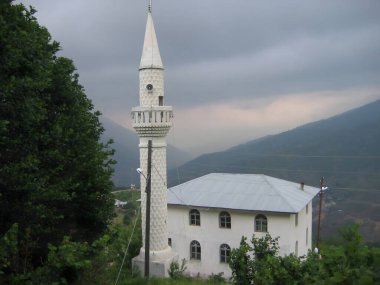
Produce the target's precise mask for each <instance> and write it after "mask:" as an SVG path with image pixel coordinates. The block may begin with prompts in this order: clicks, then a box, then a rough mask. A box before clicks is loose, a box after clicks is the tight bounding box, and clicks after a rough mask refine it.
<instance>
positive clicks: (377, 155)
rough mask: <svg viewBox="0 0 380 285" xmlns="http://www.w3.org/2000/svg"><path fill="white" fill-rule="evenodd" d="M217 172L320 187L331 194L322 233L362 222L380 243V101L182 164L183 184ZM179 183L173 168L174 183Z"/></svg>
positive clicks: (171, 181) (367, 236)
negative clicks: (323, 179)
mask: <svg viewBox="0 0 380 285" xmlns="http://www.w3.org/2000/svg"><path fill="white" fill-rule="evenodd" d="M212 172H219V173H220V172H222V173H256V174H259V173H260V174H266V175H269V176H273V177H277V178H281V179H285V180H290V181H294V182H305V183H306V184H308V185H313V186H317V187H318V186H319V180H320V177H321V176H323V177H324V178H325V181H326V183H327V186H329V188H330V189H331V191H330V192H329V193H328V194H326V201H325V202H326V205H327V207H326V208H325V213H324V214H325V217H326V219H328V220H329V221H330V222H329V223H328V225H326V226H325V227H324V229H323V231H322V234H324V235H325V236H326V235H329V232H330V231H331V232H333V231H335V230H336V228H337V227H339V226H341V225H342V224H345V223H352V222H355V223H359V224H361V225H362V231H363V232H362V233H363V235H364V236H365V239H366V240H367V241H377V242H378V241H380V202H376V201H380V190H379V188H380V100H376V101H374V102H372V103H369V104H366V105H364V106H361V107H358V108H356V109H352V110H350V111H347V112H344V113H342V114H339V115H336V116H333V117H331V118H327V119H324V120H319V121H316V122H312V123H308V124H305V125H302V126H299V127H296V128H294V129H292V130H288V131H285V132H282V133H279V134H276V135H270V136H266V137H264V138H259V139H256V140H252V141H249V142H246V143H244V144H240V145H237V146H234V147H231V148H229V149H227V150H226V151H221V152H215V153H209V154H204V155H201V156H199V157H197V158H196V159H193V160H191V161H188V162H187V163H185V164H184V165H182V166H181V167H179V174H180V182H185V181H188V180H191V179H193V178H196V177H199V176H201V175H205V174H208V173H212ZM176 184H178V179H173V175H172V173H170V172H169V185H176Z"/></svg>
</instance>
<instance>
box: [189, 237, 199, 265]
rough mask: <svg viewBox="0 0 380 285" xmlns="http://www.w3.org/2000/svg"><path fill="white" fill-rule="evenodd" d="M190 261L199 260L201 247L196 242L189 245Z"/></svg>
mask: <svg viewBox="0 0 380 285" xmlns="http://www.w3.org/2000/svg"><path fill="white" fill-rule="evenodd" d="M190 259H195V260H201V245H200V243H199V242H198V241H196V240H193V241H192V242H191V243H190Z"/></svg>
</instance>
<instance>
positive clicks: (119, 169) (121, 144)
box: [101, 116, 191, 186]
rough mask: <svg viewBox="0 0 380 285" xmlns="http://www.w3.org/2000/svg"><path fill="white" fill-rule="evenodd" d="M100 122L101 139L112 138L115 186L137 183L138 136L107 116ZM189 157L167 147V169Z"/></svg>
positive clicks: (184, 153)
mask: <svg viewBox="0 0 380 285" xmlns="http://www.w3.org/2000/svg"><path fill="white" fill-rule="evenodd" d="M101 122H102V125H103V127H104V128H105V132H104V133H103V141H107V140H109V139H110V138H112V139H113V140H114V143H113V144H112V145H111V147H112V148H113V149H115V155H114V159H115V160H116V161H117V163H116V165H115V166H114V168H115V172H114V174H113V177H112V180H113V182H114V184H115V186H129V185H130V184H136V185H137V184H139V181H140V180H139V176H138V173H137V172H136V169H137V168H138V167H139V166H140V154H139V147H138V145H139V138H138V136H137V134H136V133H134V132H133V131H131V130H129V129H127V128H124V127H123V126H120V125H118V124H117V123H115V122H113V121H112V120H110V119H108V118H107V117H104V116H102V117H101ZM190 159H191V156H190V154H188V153H186V152H184V151H182V150H180V149H178V148H176V147H174V146H172V145H170V144H169V145H168V147H167V163H168V169H171V168H173V169H174V168H176V167H178V166H180V165H182V164H183V163H185V162H186V161H189V160H190Z"/></svg>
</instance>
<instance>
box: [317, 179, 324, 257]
mask: <svg viewBox="0 0 380 285" xmlns="http://www.w3.org/2000/svg"><path fill="white" fill-rule="evenodd" d="M323 185H324V178H323V177H321V180H320V188H321V190H320V191H319V213H318V229H317V249H318V251H319V238H320V229H321V213H322V199H323Z"/></svg>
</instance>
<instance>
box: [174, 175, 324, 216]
mask: <svg viewBox="0 0 380 285" xmlns="http://www.w3.org/2000/svg"><path fill="white" fill-rule="evenodd" d="M168 190H169V191H168V204H169V205H183V206H192V207H209V208H223V209H235V210H248V211H265V212H282V213H298V212H299V211H301V210H302V209H303V208H304V207H305V206H306V204H307V203H309V202H310V201H311V200H312V199H313V198H314V196H315V195H317V194H318V192H319V189H318V188H315V187H311V186H307V185H305V186H304V190H301V187H300V184H298V183H294V182H290V181H286V180H282V179H278V178H274V177H270V176H266V175H263V174H227V173H211V174H208V175H205V176H202V177H199V178H196V179H193V180H190V181H188V182H186V183H183V184H180V185H177V186H174V187H172V188H169V189H168Z"/></svg>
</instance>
